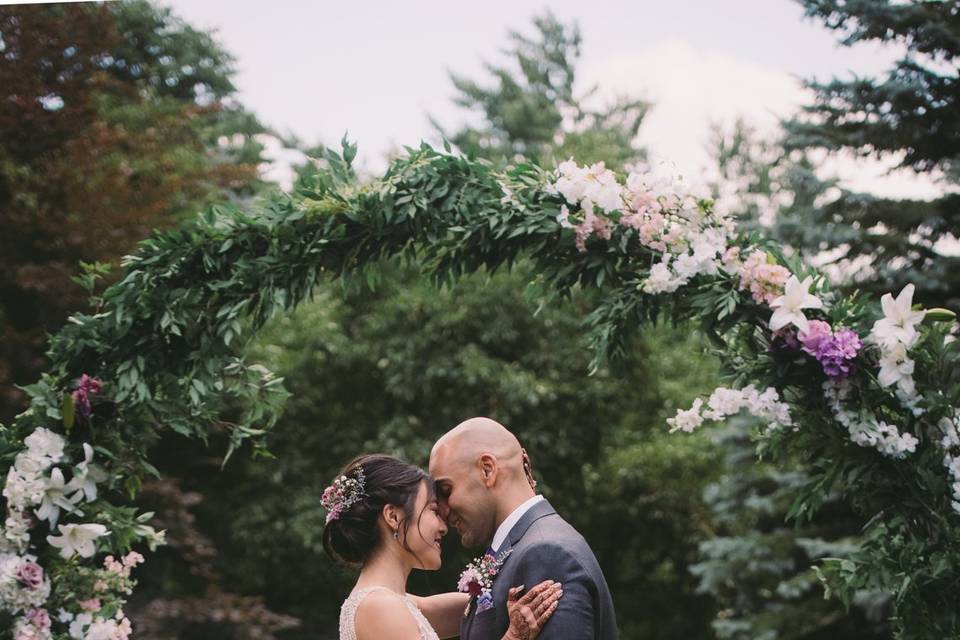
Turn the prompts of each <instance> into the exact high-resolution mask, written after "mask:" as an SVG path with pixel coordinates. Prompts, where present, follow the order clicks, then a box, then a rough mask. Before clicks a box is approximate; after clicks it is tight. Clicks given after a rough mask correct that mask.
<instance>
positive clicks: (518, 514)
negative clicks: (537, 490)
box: [490, 495, 544, 553]
mask: <svg viewBox="0 0 960 640" xmlns="http://www.w3.org/2000/svg"><path fill="white" fill-rule="evenodd" d="M542 500H544V497H543V496H540V495H536V496H533V497H532V498H530V499H529V500H527V501H526V502H524V503H523V504H522V505H520V506H519V507H517V508H516V509H514V510H513V513H511V514H510V515H509V516H507V518H506V520H504V521H503V522H501V523H500V526H499V527H497V532H496V533H495V534H493V542H491V543H490V548H491V549H493V550H494V553H496V552H497V551H499V550H500V547H502V546H503V541H504V540H506V539H507V536H508V535H509V534H510V530H511V529H513V527H514V525H516V524H517V523H518V522H520V518H522V517H523V514H525V513H526V512H527V511H529V510H530V509H531V508H532V507H533V506H534V505H535V504H537V503H538V502H540V501H542Z"/></svg>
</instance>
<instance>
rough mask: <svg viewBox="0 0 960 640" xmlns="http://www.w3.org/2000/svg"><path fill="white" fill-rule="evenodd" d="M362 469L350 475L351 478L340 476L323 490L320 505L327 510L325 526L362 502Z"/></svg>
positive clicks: (363, 494) (359, 468)
mask: <svg viewBox="0 0 960 640" xmlns="http://www.w3.org/2000/svg"><path fill="white" fill-rule="evenodd" d="M363 489H364V477H363V467H357V470H356V471H354V472H353V473H352V474H351V477H349V478H348V477H347V476H340V477H339V478H337V479H336V480H334V481H333V484H332V485H330V486H329V487H327V488H326V489H324V490H323V496H321V497H320V505H321V506H322V507H323V508H324V509H326V510H327V524H330V522H331V521H333V520H336V519H337V518H339V517H340V515H341V514H342V513H343V512H344V511H346V510H347V509H349V508H350V507H351V506H352V505H354V504H356V503H358V502H360V501H361V500H363V497H364V496H365V495H366V494H365V493H364V490H363Z"/></svg>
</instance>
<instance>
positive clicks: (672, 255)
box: [552, 160, 735, 293]
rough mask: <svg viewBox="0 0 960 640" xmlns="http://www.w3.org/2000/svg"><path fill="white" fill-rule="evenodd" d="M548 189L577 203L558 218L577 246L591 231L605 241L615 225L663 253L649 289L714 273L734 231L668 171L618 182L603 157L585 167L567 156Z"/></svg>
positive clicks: (674, 285) (647, 283)
mask: <svg viewBox="0 0 960 640" xmlns="http://www.w3.org/2000/svg"><path fill="white" fill-rule="evenodd" d="M552 189H553V190H554V191H556V192H557V193H559V194H560V195H562V196H563V197H564V199H565V200H566V201H567V204H569V205H571V206H573V207H577V209H576V210H575V211H574V212H571V211H570V210H569V209H568V208H567V206H566V205H564V206H563V207H562V208H561V211H560V215H559V216H558V221H559V222H560V224H561V225H562V226H564V227H569V228H573V229H575V231H576V244H577V248H578V249H579V250H580V251H585V250H586V241H587V239H588V238H589V237H590V236H592V235H596V236H597V237H599V238H602V239H604V240H609V239H610V237H611V233H612V231H613V228H614V225H615V224H619V225H621V226H624V227H627V228H631V229H634V230H635V231H636V232H637V235H638V237H639V239H640V243H641V244H642V245H643V246H645V247H647V248H649V249H651V250H653V251H656V252H658V253H660V254H661V258H660V261H659V262H657V263H656V264H654V265H653V266H652V267H651V268H650V274H649V276H648V277H647V279H646V280H645V281H644V283H643V288H644V290H645V291H647V292H649V293H669V292H672V291H676V290H677V289H679V288H680V287H681V286H683V285H685V284H687V283H688V282H689V281H690V280H691V279H692V278H693V277H694V276H697V275H701V274H702V275H715V274H716V273H718V272H719V270H720V268H721V267H722V266H723V256H724V255H725V254H726V252H727V248H728V244H729V241H730V238H731V237H732V236H733V235H734V232H735V226H734V223H733V221H732V220H731V219H730V218H727V217H726V216H723V215H720V214H718V213H715V212H709V211H708V210H706V209H705V208H703V207H701V205H700V201H701V198H699V197H697V196H696V195H695V194H694V193H692V192H691V190H690V188H689V186H688V185H687V184H686V183H684V182H683V181H682V180H680V179H679V178H677V177H675V176H674V175H673V174H672V173H669V172H659V173H637V172H631V173H630V174H629V176H628V177H627V181H626V184H624V185H621V184H620V183H619V182H618V181H617V177H616V175H615V174H614V173H613V171H610V170H609V169H607V168H605V166H604V164H603V163H602V162H600V163H597V164H594V165H592V166H590V167H586V166H579V165H577V164H576V163H575V162H574V161H573V160H568V161H567V162H564V163H562V164H561V165H560V167H559V168H558V177H557V180H556V181H555V182H554V183H553V185H552ZM574 219H575V220H574Z"/></svg>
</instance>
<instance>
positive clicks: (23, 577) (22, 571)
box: [17, 560, 43, 591]
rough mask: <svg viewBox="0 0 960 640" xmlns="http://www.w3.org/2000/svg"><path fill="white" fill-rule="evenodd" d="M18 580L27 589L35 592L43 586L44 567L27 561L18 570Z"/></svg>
mask: <svg viewBox="0 0 960 640" xmlns="http://www.w3.org/2000/svg"><path fill="white" fill-rule="evenodd" d="M17 580H18V581H19V582H20V584H22V585H23V586H25V587H26V588H27V589H30V590H31V591H33V590H34V589H36V588H37V587H39V586H40V585H41V584H43V567H41V566H40V565H38V564H37V563H36V562H31V561H29V560H27V561H26V562H24V563H23V564H21V565H20V567H19V568H18V569H17Z"/></svg>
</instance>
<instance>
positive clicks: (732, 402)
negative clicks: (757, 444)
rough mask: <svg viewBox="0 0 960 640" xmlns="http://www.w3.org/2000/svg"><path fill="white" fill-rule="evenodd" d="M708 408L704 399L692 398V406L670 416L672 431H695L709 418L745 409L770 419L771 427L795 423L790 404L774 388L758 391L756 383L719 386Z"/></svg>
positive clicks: (715, 418)
mask: <svg viewBox="0 0 960 640" xmlns="http://www.w3.org/2000/svg"><path fill="white" fill-rule="evenodd" d="M707 407H708V408H707V409H705V410H704V409H703V399H702V398H697V399H696V400H694V401H693V406H692V407H691V408H690V409H686V410H684V409H680V410H678V411H677V415H676V416H674V417H673V418H669V419H667V424H669V425H670V426H671V427H672V428H671V429H670V432H671V433H673V432H674V431H684V432H686V433H691V432H693V431H694V430H695V429H696V428H697V427H699V426H700V425H702V424H703V421H704V420H705V419H706V420H716V421H720V420H723V419H724V418H727V417H729V416H732V415H736V414H738V413H740V411H742V410H746V411H747V412H748V413H750V414H751V415H753V416H756V417H757V418H760V419H762V420H768V421H769V422H770V425H769V428H771V429H776V428H781V427H789V426H792V425H793V419H792V418H791V417H790V407H789V406H788V405H787V403H785V402H782V401H781V400H780V394H778V393H777V390H776V389H774V388H773V387H767V389H766V390H764V391H762V392H761V391H759V390H757V388H756V387H754V386H753V385H748V386H746V387H744V388H743V389H728V388H726V387H718V388H716V389H714V391H713V393H711V394H710V397H709V398H708V399H707Z"/></svg>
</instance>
